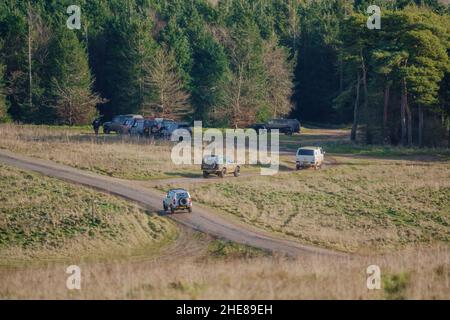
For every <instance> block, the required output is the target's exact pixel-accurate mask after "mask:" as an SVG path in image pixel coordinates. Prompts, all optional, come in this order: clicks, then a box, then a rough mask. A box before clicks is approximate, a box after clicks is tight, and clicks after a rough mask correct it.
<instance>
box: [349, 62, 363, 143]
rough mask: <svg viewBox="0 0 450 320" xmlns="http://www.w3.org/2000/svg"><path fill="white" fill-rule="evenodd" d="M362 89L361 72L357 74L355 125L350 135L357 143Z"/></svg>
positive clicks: (354, 110)
mask: <svg viewBox="0 0 450 320" xmlns="http://www.w3.org/2000/svg"><path fill="white" fill-rule="evenodd" d="M360 87H361V75H360V74H359V71H358V73H357V82H356V98H355V106H354V108H353V125H352V132H351V135H350V140H351V141H353V142H355V141H356V133H357V131H358V113H359V110H358V109H359V108H358V106H359V91H360Z"/></svg>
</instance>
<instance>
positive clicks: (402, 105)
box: [400, 79, 407, 146]
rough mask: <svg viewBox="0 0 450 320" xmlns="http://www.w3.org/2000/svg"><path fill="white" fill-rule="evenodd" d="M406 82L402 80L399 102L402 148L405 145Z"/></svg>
mask: <svg viewBox="0 0 450 320" xmlns="http://www.w3.org/2000/svg"><path fill="white" fill-rule="evenodd" d="M406 95H407V91H406V81H405V80H404V79H403V80H402V96H401V102H400V123H401V127H402V137H401V143H402V145H403V146H405V145H406V103H407V102H406V99H407V98H406Z"/></svg>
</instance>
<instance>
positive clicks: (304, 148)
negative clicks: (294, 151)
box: [298, 147, 321, 150]
mask: <svg viewBox="0 0 450 320" xmlns="http://www.w3.org/2000/svg"><path fill="white" fill-rule="evenodd" d="M298 149H299V150H318V149H321V147H301V148H298Z"/></svg>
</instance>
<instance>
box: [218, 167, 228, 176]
mask: <svg viewBox="0 0 450 320" xmlns="http://www.w3.org/2000/svg"><path fill="white" fill-rule="evenodd" d="M226 174H227V168H223V169H222V171H220V173H219V177H221V178H223V177H225V175H226Z"/></svg>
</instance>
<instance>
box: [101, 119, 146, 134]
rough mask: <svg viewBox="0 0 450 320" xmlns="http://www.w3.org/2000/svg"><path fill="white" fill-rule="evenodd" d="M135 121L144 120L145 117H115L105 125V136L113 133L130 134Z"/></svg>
mask: <svg viewBox="0 0 450 320" xmlns="http://www.w3.org/2000/svg"><path fill="white" fill-rule="evenodd" d="M135 119H143V117H142V116H141V115H136V114H127V115H118V116H115V117H114V118H113V119H112V121H109V122H105V123H104V124H103V132H104V133H105V134H110V133H111V132H117V133H120V134H123V133H128V132H129V129H130V128H131V126H132V125H133V123H134V120H135Z"/></svg>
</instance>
